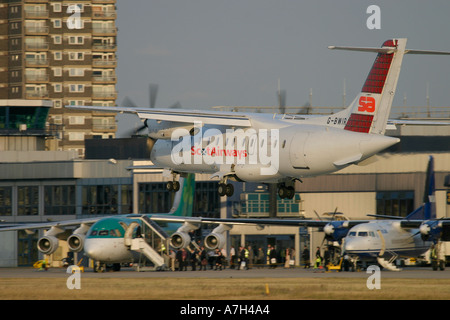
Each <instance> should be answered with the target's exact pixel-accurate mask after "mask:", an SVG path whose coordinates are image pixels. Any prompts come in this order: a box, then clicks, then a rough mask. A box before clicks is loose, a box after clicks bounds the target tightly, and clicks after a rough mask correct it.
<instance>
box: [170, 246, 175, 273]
mask: <svg viewBox="0 0 450 320" xmlns="http://www.w3.org/2000/svg"><path fill="white" fill-rule="evenodd" d="M169 258H170V270H172V271H175V259H176V255H175V251H173V250H170V254H169Z"/></svg>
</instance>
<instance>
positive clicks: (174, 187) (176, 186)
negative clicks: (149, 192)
mask: <svg viewBox="0 0 450 320" xmlns="http://www.w3.org/2000/svg"><path fill="white" fill-rule="evenodd" d="M166 190H167V191H175V192H176V191H178V190H180V183H179V182H178V181H167V184H166Z"/></svg>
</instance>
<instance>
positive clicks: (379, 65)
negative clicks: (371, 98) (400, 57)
mask: <svg viewBox="0 0 450 320" xmlns="http://www.w3.org/2000/svg"><path fill="white" fill-rule="evenodd" d="M382 47H397V44H396V43H395V42H394V41H393V40H387V41H385V42H384V43H383V45H382ZM392 58H394V54H393V53H378V55H377V57H376V59H375V62H374V63H373V66H372V69H370V72H369V75H368V76H367V79H366V82H365V83H364V86H363V88H362V90H361V91H362V92H368V93H381V92H382V91H383V87H384V83H385V81H386V77H387V75H388V72H389V68H390V67H391V62H392Z"/></svg>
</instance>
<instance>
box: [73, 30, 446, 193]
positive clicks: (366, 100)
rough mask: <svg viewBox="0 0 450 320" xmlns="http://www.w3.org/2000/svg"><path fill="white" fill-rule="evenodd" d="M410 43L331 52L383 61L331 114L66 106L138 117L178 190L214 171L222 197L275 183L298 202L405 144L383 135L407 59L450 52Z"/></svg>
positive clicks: (403, 41) (392, 42)
mask: <svg viewBox="0 0 450 320" xmlns="http://www.w3.org/2000/svg"><path fill="white" fill-rule="evenodd" d="M406 40H407V39H392V40H388V41H385V42H384V43H383V45H382V46H381V48H360V47H336V46H332V47H329V48H330V49H339V50H351V51H362V52H375V53H377V56H376V58H375V62H374V64H373V66H372V68H371V69H370V72H369V75H368V77H367V79H366V81H365V83H364V85H363V87H362V90H361V92H360V93H359V94H358V95H357V96H356V98H355V99H354V100H353V102H352V103H351V104H350V106H349V107H348V108H347V109H345V110H343V111H341V112H338V113H336V114H333V115H328V116H308V115H289V114H274V115H271V114H262V113H241V112H215V111H200V110H181V109H176V110H174V109H153V108H150V109H140V108H129V107H128V108H122V107H87V106H66V107H68V108H76V109H88V110H96V111H108V112H111V111H112V112H127V113H134V114H137V115H138V116H139V117H140V118H141V119H143V120H144V125H145V127H147V128H148V131H149V132H148V137H149V139H151V141H152V143H149V144H148V145H149V146H150V147H149V148H151V155H150V158H151V160H152V161H153V163H154V164H155V165H158V166H160V167H162V168H165V169H166V172H167V174H168V175H171V176H172V177H173V181H171V183H169V184H168V188H171V187H172V186H173V185H177V184H176V183H175V184H174V183H173V182H175V179H176V175H177V174H179V173H186V172H188V173H189V172H190V173H209V174H211V177H218V178H219V179H220V182H219V188H218V189H219V194H220V195H221V196H223V195H227V196H230V195H232V194H233V192H234V190H233V185H232V184H230V183H227V180H228V179H234V180H236V181H253V182H264V183H277V184H278V194H279V196H280V197H281V198H286V197H287V198H292V197H293V196H294V193H295V192H294V182H295V180H301V179H302V178H304V177H311V176H317V175H321V174H327V173H331V172H334V171H337V170H340V169H342V168H345V167H347V166H349V165H352V164H359V163H361V162H363V161H364V160H366V159H368V158H370V157H371V156H373V155H375V154H376V153H378V152H380V151H382V150H384V149H386V148H388V147H390V146H392V145H394V144H396V143H398V142H399V139H398V138H392V137H387V136H384V133H385V130H386V125H387V123H388V117H389V113H390V110H391V106H392V101H393V98H394V94H395V91H396V87H397V82H398V77H399V74H400V69H401V64H402V60H403V56H404V55H405V54H450V52H437V51H418V50H409V49H406ZM396 123H400V122H399V120H397V121H396ZM154 140H156V142H155V141H154Z"/></svg>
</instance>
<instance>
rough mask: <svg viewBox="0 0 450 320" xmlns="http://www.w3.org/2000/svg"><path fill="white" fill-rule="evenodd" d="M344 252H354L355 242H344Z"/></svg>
mask: <svg viewBox="0 0 450 320" xmlns="http://www.w3.org/2000/svg"><path fill="white" fill-rule="evenodd" d="M344 250H345V252H347V253H351V252H353V251H354V250H356V245H355V241H351V240H350V241H349V240H347V241H345V245H344Z"/></svg>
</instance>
